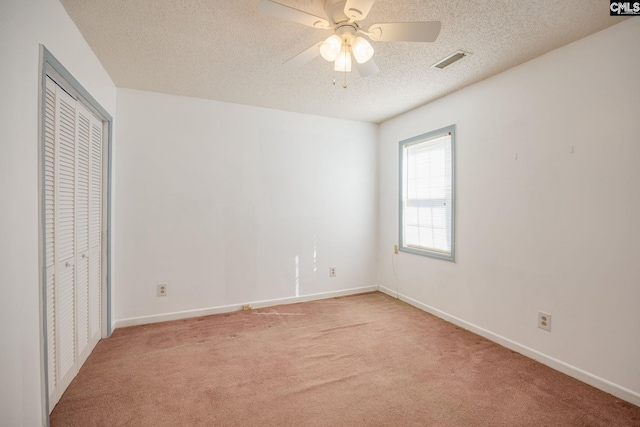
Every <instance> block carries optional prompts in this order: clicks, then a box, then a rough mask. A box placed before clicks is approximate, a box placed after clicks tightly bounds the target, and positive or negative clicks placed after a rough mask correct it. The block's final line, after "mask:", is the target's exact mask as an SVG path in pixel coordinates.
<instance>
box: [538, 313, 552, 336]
mask: <svg viewBox="0 0 640 427" xmlns="http://www.w3.org/2000/svg"><path fill="white" fill-rule="evenodd" d="M538 328H540V329H544V330H545V331H549V332H551V315H550V314H549V313H545V312H544V311H539V312H538Z"/></svg>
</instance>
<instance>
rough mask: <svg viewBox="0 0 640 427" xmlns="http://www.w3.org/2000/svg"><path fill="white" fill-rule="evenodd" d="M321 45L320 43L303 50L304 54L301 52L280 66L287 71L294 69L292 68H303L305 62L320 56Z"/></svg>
mask: <svg viewBox="0 0 640 427" xmlns="http://www.w3.org/2000/svg"><path fill="white" fill-rule="evenodd" d="M321 44H322V43H316V44H314V45H313V46H311V47H310V48H309V49H307V50H305V51H304V52H301V53H299V54H297V55H296V56H294V57H293V58H290V59H288V60H287V61H286V62H285V63H284V64H282V66H283V67H285V68H289V69H294V68H298V67H301V66H303V65H304V64H306V63H307V62H309V61H311V60H312V59H314V58H315V57H316V56H320V45H321Z"/></svg>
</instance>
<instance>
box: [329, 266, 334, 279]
mask: <svg viewBox="0 0 640 427" xmlns="http://www.w3.org/2000/svg"><path fill="white" fill-rule="evenodd" d="M329 277H336V268H335V267H329Z"/></svg>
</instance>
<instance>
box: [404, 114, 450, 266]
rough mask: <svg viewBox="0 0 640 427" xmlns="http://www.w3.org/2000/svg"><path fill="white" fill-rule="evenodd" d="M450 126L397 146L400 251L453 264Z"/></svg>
mask: <svg viewBox="0 0 640 427" xmlns="http://www.w3.org/2000/svg"><path fill="white" fill-rule="evenodd" d="M453 132H454V129H453V126H451V127H448V128H445V129H440V130H438V131H435V132H431V133H428V134H424V135H420V136H418V137H416V138H411V139H409V140H406V141H403V142H401V143H400V147H401V149H400V151H401V159H402V163H401V179H402V181H401V183H402V195H401V197H402V200H401V204H400V211H401V212H400V220H401V224H400V233H401V237H400V248H401V250H403V251H406V252H413V253H419V254H422V255H430V256H435V257H438V258H443V259H449V260H453V200H454V199H453Z"/></svg>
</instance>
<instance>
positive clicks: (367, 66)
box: [352, 58, 380, 77]
mask: <svg viewBox="0 0 640 427" xmlns="http://www.w3.org/2000/svg"><path fill="white" fill-rule="evenodd" d="M352 63H353V64H354V65H355V66H356V70H358V74H360V77H368V76H373V75H374V74H377V73H378V71H380V69H379V68H378V65H377V64H376V63H375V61H374V60H373V58H372V59H370V60H368V61H367V62H365V63H364V64H358V61H356V60H355V58H354V59H353V61H352Z"/></svg>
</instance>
